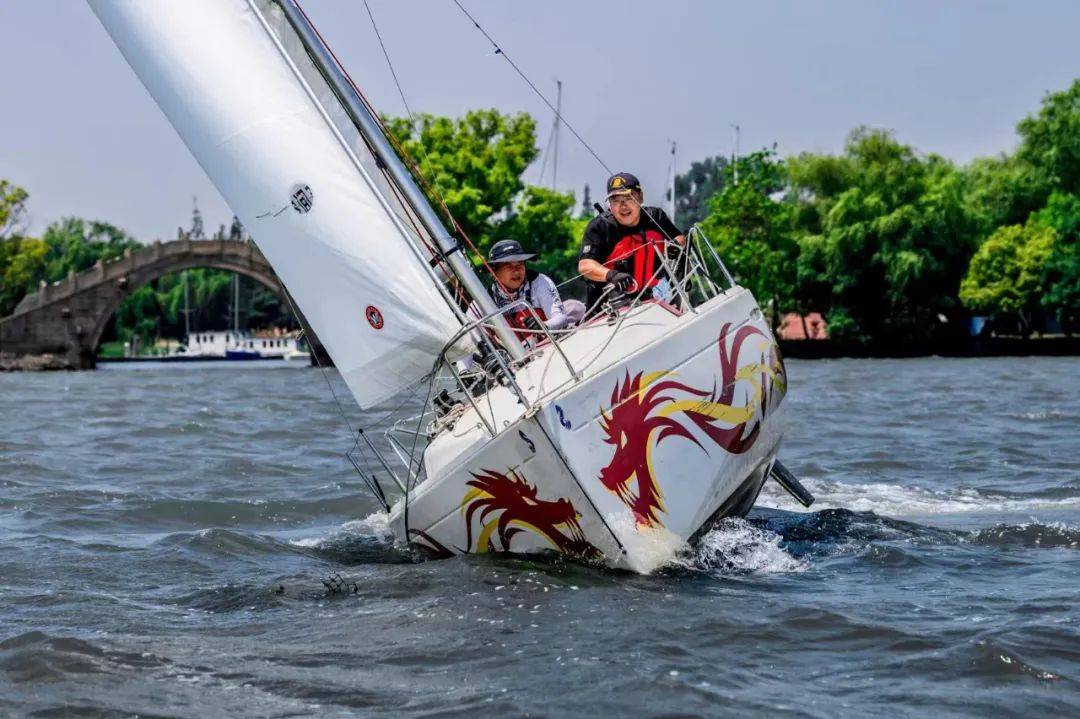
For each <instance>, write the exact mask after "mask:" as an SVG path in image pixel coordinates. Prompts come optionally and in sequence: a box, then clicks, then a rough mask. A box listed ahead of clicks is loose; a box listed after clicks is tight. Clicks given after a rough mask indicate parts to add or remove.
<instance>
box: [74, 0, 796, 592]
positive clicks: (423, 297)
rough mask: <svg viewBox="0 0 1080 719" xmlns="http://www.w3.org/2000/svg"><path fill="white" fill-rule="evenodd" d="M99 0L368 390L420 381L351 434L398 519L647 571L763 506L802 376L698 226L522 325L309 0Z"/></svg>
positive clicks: (372, 482) (381, 396) (366, 472)
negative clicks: (788, 402) (569, 315)
mask: <svg viewBox="0 0 1080 719" xmlns="http://www.w3.org/2000/svg"><path fill="white" fill-rule="evenodd" d="M90 4H91V6H92V8H93V9H94V12H95V13H96V14H97V15H98V17H99V19H100V20H101V22H102V24H103V25H104V26H105V28H106V30H108V32H109V33H110V35H111V36H112V37H113V40H114V41H115V42H116V44H117V46H118V47H119V48H120V50H121V52H122V53H123V54H124V56H125V58H126V59H127V61H128V63H129V64H130V65H131V66H132V68H133V69H134V70H135V72H136V74H137V75H138V76H139V78H140V79H141V80H142V82H143V84H144V85H145V86H146V87H147V89H148V90H149V92H150V94H151V95H152V96H153V97H154V99H155V100H156V101H157V103H158V105H159V106H160V107H161V108H162V110H163V111H164V113H165V114H166V116H167V117H168V118H169V120H170V121H171V122H172V124H173V126H174V128H175V129H176V130H177V132H178V133H179V134H180V136H181V137H182V138H183V139H184V141H185V142H186V143H187V145H188V147H189V149H190V150H191V151H192V153H193V154H194V156H195V157H196V159H197V160H198V161H199V162H200V164H201V165H202V167H203V168H204V170H206V172H207V174H208V175H209V176H210V178H211V180H212V181H213V182H214V183H215V185H216V186H217V188H218V189H219V190H220V192H221V194H222V195H223V196H224V197H225V199H226V200H227V201H228V203H229V204H230V206H231V207H232V209H233V210H234V212H235V213H236V214H237V216H238V217H240V218H241V220H242V221H243V222H244V225H245V226H246V227H248V228H250V230H251V232H252V235H253V237H254V238H255V241H256V242H257V244H258V245H259V247H260V249H261V250H262V252H263V254H264V255H265V256H266V257H267V259H268V260H269V261H270V262H271V264H272V265H273V266H274V269H275V271H276V272H277V274H278V276H279V278H280V279H281V280H282V282H283V284H284V285H285V286H286V287H287V288H288V291H289V293H290V295H291V296H292V297H293V298H295V300H296V302H297V304H298V305H299V307H300V308H301V310H302V311H303V313H304V315H305V316H306V318H307V320H308V322H309V323H310V325H311V326H312V328H313V329H314V330H315V332H316V333H317V335H318V336H319V338H320V339H321V340H322V341H323V343H324V345H325V347H326V350H327V352H328V353H329V355H330V356H331V357H332V358H333V360H334V362H335V364H336V366H337V367H338V369H339V370H340V372H341V374H342V377H343V378H344V380H345V382H346V383H347V385H348V387H349V389H350V391H351V392H352V394H353V397H354V398H355V400H356V402H357V403H358V404H359V405H360V407H362V408H364V409H368V408H372V407H376V406H379V405H380V403H382V402H384V401H386V400H389V399H390V398H391V397H397V396H400V395H401V394H402V393H405V392H413V393H416V394H417V396H418V397H419V398H420V399H421V400H422V401H423V408H422V411H421V412H420V413H419V414H416V415H413V416H411V417H405V418H402V419H401V420H400V421H399V422H397V423H396V424H395V425H394V426H393V427H392V428H391V429H390V430H389V431H388V432H387V434H386V437H385V441H386V444H385V446H384V447H383V448H382V449H380V447H379V446H378V444H379V443H377V442H375V441H373V440H372V438H371V437H369V435H367V434H365V433H363V432H362V431H361V432H360V433H359V435H358V436H357V444H358V447H360V448H361V449H362V450H363V452H364V453H366V455H367V456H366V461H361V459H362V458H361V457H359V456H358V455H353V459H354V464H356V466H357V470H358V471H359V472H360V473H361V475H362V476H363V477H364V479H365V480H366V481H367V483H368V484H369V486H370V487H371V489H372V491H373V492H374V493H375V495H376V497H377V498H378V499H379V500H380V501H381V502H382V504H383V506H384V508H385V509H386V511H387V512H388V514H389V518H390V523H391V526H392V528H393V530H394V533H395V535H396V536H397V537H398V538H399V539H401V540H402V541H405V542H408V543H410V544H413V545H416V546H420V547H424V548H426V549H427V550H428V551H430V552H433V553H435V554H437V555H439V556H450V555H454V554H461V553H485V552H493V551H499V552H520V553H532V552H540V551H555V552H559V553H562V554H566V555H570V556H573V557H577V558H581V559H585V560H589V561H597V562H602V563H604V564H607V565H609V566H613V567H620V568H627V569H631V570H635V571H639V572H648V571H651V570H652V569H653V568H655V567H656V566H658V565H659V564H662V563H664V562H666V561H668V560H669V559H670V558H671V557H672V555H673V554H674V553H675V552H676V551H678V550H679V549H680V548H681V547H682V546H684V545H685V543H687V542H693V541H694V540H695V538H697V537H698V536H700V535H701V534H702V533H703V532H704V531H706V530H707V529H708V528H709V527H710V526H711V525H712V524H713V523H715V522H716V521H717V520H719V519H721V518H723V517H727V516H742V515H744V514H745V513H746V512H747V511H749V509H750V508H751V507H752V506H753V504H754V502H755V500H756V498H757V496H758V493H759V492H760V490H761V487H762V484H763V483H764V482H765V480H766V478H767V477H768V476H769V474H770V473H771V472H772V471H773V470H774V469H777V463H776V453H777V451H778V448H779V445H780V440H781V434H782V432H781V428H780V423H779V421H778V417H779V410H780V407H781V403H782V400H783V397H784V394H785V392H786V389H787V379H786V374H785V371H784V365H783V361H782V359H781V357H780V353H779V351H778V349H777V345H776V341H775V339H774V337H773V334H772V331H771V329H770V328H769V326H768V324H767V322H766V321H765V319H764V318H763V316H762V313H761V311H760V309H759V308H758V306H757V303H756V302H755V300H754V298H753V297H752V296H751V294H750V293H749V291H747V290H746V289H744V288H742V287H739V286H738V285H737V284H736V283H735V282H734V281H733V279H732V278H731V276H730V275H729V274H728V273H727V270H726V269H725V268H724V266H723V263H722V261H721V259H720V258H719V257H718V256H717V255H716V253H715V251H714V250H713V248H712V246H711V244H710V243H709V242H708V240H707V239H706V238H705V237H704V236H703V235H702V234H701V232H700V231H698V230H696V229H695V230H692V231H691V232H690V233H688V237H687V240H686V244H685V245H683V246H680V245H678V244H677V243H674V242H670V240H671V239H672V238H670V237H669V238H667V239H668V240H669V242H667V243H661V244H659V245H650V246H646V247H643V248H642V249H641V250H640V251H641V252H647V253H653V254H654V255H655V256H654V257H650V260H649V263H648V266H650V267H655V274H654V275H653V278H656V277H663V278H664V290H663V291H662V292H656V293H653V294H646V293H638V294H636V295H622V294H620V293H619V292H618V291H617V290H615V289H614V288H612V287H608V288H607V290H605V292H604V293H603V294H602V295H601V296H600V297H599V298H598V299H597V300H596V301H595V302H594V303H593V305H592V306H591V307H590V308H588V309H589V314H588V317H589V319H588V320H586V321H585V322H584V323H583V324H582V325H581V326H578V327H576V328H573V329H571V330H567V331H561V332H558V333H553V332H551V331H549V330H547V329H546V328H543V326H542V325H541V327H542V329H540V330H537V331H535V332H533V333H531V336H529V334H525V335H523V336H521V337H519V333H518V332H515V330H514V329H513V328H511V326H510V324H509V323H508V321H507V316H508V315H509V314H512V313H520V312H526V313H532V309H531V308H530V307H529V306H528V305H527V304H524V303H522V302H520V301H518V302H513V303H510V304H509V305H507V306H503V307H498V306H496V305H495V303H494V301H493V299H492V298H491V296H490V295H489V294H488V293H487V291H486V290H485V288H484V286H483V284H482V282H481V281H480V278H479V277H478V276H477V275H476V273H475V271H474V270H473V267H472V264H471V262H470V261H469V260H468V259H467V258H466V257H465V256H464V252H463V251H462V250H464V249H467V247H466V245H467V244H468V243H467V238H464V237H455V236H452V235H451V234H450V233H448V232H447V230H446V227H445V226H444V222H443V218H442V216H441V215H440V214H439V212H438V211H436V210H435V209H434V208H433V207H432V206H431V205H430V204H428V200H427V198H426V195H425V193H424V191H423V190H422V189H421V188H420V187H419V186H418V185H417V183H416V180H415V179H414V175H413V174H412V173H411V172H410V170H409V169H408V167H407V166H406V165H405V164H404V163H403V162H402V160H401V159H400V158H399V157H398V155H397V153H396V152H395V151H394V148H393V145H392V143H391V141H390V138H388V135H387V133H386V129H385V128H384V127H383V126H382V124H381V122H380V120H379V117H378V114H377V113H376V112H375V111H374V110H373V109H372V108H371V106H370V105H369V104H368V103H367V101H366V100H365V99H364V98H363V96H362V95H361V94H360V92H359V91H358V90H357V88H356V86H355V85H354V84H353V83H352V81H351V80H350V79H349V78H348V76H347V75H346V74H345V72H344V70H343V68H342V67H341V66H340V65H339V64H338V63H337V61H336V59H335V58H334V57H333V56H332V54H331V53H330V51H329V49H328V48H327V47H326V45H325V44H324V42H323V41H322V38H321V37H320V36H319V35H318V33H317V31H316V30H315V28H314V27H313V26H312V25H311V23H310V21H309V20H308V19H307V17H306V16H305V15H304V14H303V12H302V10H301V9H300V8H299V6H298V5H297V4H296V3H295V2H294V1H293V0H196V1H193V2H189V3H183V4H181V3H171V2H164V1H163V2H145V1H143V0H115V1H113V0H90ZM405 298H407V300H406V299H405ZM387 448H389V450H390V451H389V452H388V451H386V450H387ZM372 467H377V468H378V474H382V475H383V476H385V477H389V478H390V479H391V480H392V481H393V482H394V484H395V485H396V487H397V488H398V490H399V492H400V493H399V495H398V496H397V497H388V496H387V493H386V490H387V488H384V487H383V484H382V483H381V482H380V481H379V479H378V478H377V475H376V473H375V472H373V471H372ZM778 473H779V475H780V477H781V479H782V480H783V484H784V486H785V487H786V488H788V489H789V491H792V492H793V493H797V489H798V483H797V480H795V479H794V478H793V477H790V475H785V474H784V473H783V472H779V471H778ZM803 492H805V490H803ZM807 497H808V495H806V496H804V497H803V498H802V501H804V502H805V501H806V500H807ZM811 501H812V499H811Z"/></svg>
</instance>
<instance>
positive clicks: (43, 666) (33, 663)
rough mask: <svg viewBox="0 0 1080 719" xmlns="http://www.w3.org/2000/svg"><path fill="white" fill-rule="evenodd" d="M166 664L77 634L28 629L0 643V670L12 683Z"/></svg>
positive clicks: (115, 671)
mask: <svg viewBox="0 0 1080 719" xmlns="http://www.w3.org/2000/svg"><path fill="white" fill-rule="evenodd" d="M163 663H166V660H162V659H160V658H158V657H155V656H154V655H152V654H149V653H135V652H123V651H113V650H109V649H105V648H103V647H101V646H98V645H96V644H92V643H91V642H88V641H86V640H84V639H79V638H77V637H66V636H53V635H50V634H46V633H45V632H40V631H31V632H26V633H24V634H19V635H17V636H14V637H10V638H8V639H5V640H4V641H2V642H0V671H3V672H5V673H6V674H7V676H8V678H9V679H11V680H12V681H13V682H15V683H23V682H58V681H63V680H65V679H68V678H70V677H75V676H84V675H87V674H117V673H120V672H123V671H127V670H133V669H136V668H143V667H153V666H158V665H160V664H163Z"/></svg>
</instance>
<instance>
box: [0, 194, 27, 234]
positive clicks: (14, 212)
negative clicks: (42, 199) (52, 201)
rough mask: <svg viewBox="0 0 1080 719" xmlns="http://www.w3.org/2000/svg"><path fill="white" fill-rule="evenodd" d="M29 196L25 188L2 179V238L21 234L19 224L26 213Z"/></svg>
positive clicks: (0, 214) (0, 219) (0, 221)
mask: <svg viewBox="0 0 1080 719" xmlns="http://www.w3.org/2000/svg"><path fill="white" fill-rule="evenodd" d="M29 196H30V195H29V194H28V193H27V192H26V190H24V189H23V188H21V187H18V186H16V185H13V184H11V183H10V182H8V181H7V180H0V240H5V239H7V238H9V237H12V236H14V235H17V234H21V233H20V232H19V225H20V223H21V222H22V219H23V215H24V214H25V213H26V199H27V198H28V197H29Z"/></svg>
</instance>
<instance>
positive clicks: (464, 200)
mask: <svg viewBox="0 0 1080 719" xmlns="http://www.w3.org/2000/svg"><path fill="white" fill-rule="evenodd" d="M384 121H385V123H386V126H387V128H388V129H389V130H390V132H391V133H392V135H393V136H394V138H395V139H396V140H397V142H398V143H399V145H400V150H401V152H402V154H403V156H404V157H406V158H407V159H409V160H410V161H412V162H414V163H415V164H414V171H415V173H416V174H417V176H418V178H420V179H421V180H422V181H423V183H424V184H425V185H426V186H427V187H428V188H429V190H430V196H431V199H432V201H433V203H434V204H435V205H436V206H437V207H441V206H442V205H443V204H445V207H446V209H447V210H448V211H449V214H448V216H447V217H448V220H447V221H448V223H449V222H450V220H449V217H451V216H452V217H453V218H454V220H455V221H456V223H457V225H458V227H459V228H460V231H461V232H462V233H463V234H465V235H466V236H467V237H468V238H469V239H470V241H471V242H472V243H473V244H474V245H475V246H476V247H477V248H478V250H479V251H480V252H481V253H483V252H485V251H486V250H487V248H488V247H490V245H491V244H492V243H493V242H494V241H496V240H498V239H503V238H507V237H513V238H517V239H520V240H521V241H523V242H524V243H525V244H527V245H528V246H529V247H530V249H531V250H532V251H534V252H536V253H537V254H538V259H537V261H536V267H537V268H538V269H540V270H541V271H544V272H546V273H548V274H550V275H551V276H552V277H554V278H555V279H556V280H557V281H562V280H565V279H568V278H570V277H572V276H574V275H575V274H576V265H577V255H578V249H579V242H580V238H581V235H582V232H583V230H584V227H585V225H586V224H587V223H588V221H589V219H590V218H591V217H592V216H593V215H594V214H595V211H594V210H593V209H592V208H591V207H590V200H589V190H588V187H586V188H584V192H583V198H582V202H580V203H579V202H578V201H577V199H576V198H575V196H574V195H573V194H572V193H565V192H558V191H554V190H550V189H547V188H543V187H538V186H535V185H530V184H527V183H526V182H525V180H524V177H523V176H524V173H525V171H526V168H528V167H529V166H530V164H531V163H532V162H533V161H534V160H535V159H536V158H537V156H538V154H539V150H538V147H537V133H536V122H535V120H534V119H533V118H532V117H530V116H529V115H527V114H524V113H521V114H505V113H500V112H499V111H497V110H494V109H486V110H475V111H472V112H468V113H466V114H465V115H464V116H463V117H459V118H448V117H439V116H434V115H427V114H423V115H419V116H417V117H414V118H412V119H411V120H410V119H407V118H400V117H386V118H384ZM1017 132H1018V135H1019V144H1018V146H1017V148H1016V149H1015V150H1014V151H1012V152H1008V153H1002V154H1000V155H998V156H995V157H989V158H980V159H977V160H974V161H972V162H970V163H968V164H967V165H965V166H959V165H957V164H956V163H954V162H951V161H950V160H948V159H946V158H944V157H941V156H939V155H936V154H933V153H920V152H918V151H917V150H916V149H915V148H913V147H911V146H910V145H907V144H904V143H903V142H901V141H900V140H899V139H898V138H897V137H896V135H895V134H894V133H893V132H891V131H887V130H881V129H872V128H866V127H860V128H856V129H855V130H853V131H852V132H851V133H850V134H849V136H848V138H847V141H846V143H845V145H844V149H843V151H842V152H840V153H838V154H820V153H802V154H798V155H794V156H789V157H780V156H779V155H778V154H777V152H776V150H775V148H773V149H769V148H766V149H763V150H761V151H758V152H755V153H751V154H749V155H746V156H744V157H739V158H737V159H736V160H735V162H734V164H732V162H731V161H729V160H728V159H727V158H724V157H719V156H718V157H712V158H706V159H704V160H701V161H699V162H695V163H693V164H692V165H691V167H690V169H689V170H688V171H687V172H685V173H683V174H682V175H680V176H678V177H677V178H676V183H675V189H676V202H675V210H676V219H677V221H678V223H679V224H680V225H681V226H688V225H690V224H693V223H697V224H698V225H699V227H700V228H701V229H702V230H703V232H704V233H705V235H706V236H707V237H708V238H709V241H710V242H711V243H712V244H713V245H714V246H715V247H716V249H717V250H718V252H719V253H720V255H721V257H723V258H724V260H725V262H726V263H727V264H728V266H729V268H730V269H731V271H732V272H733V274H734V275H735V276H736V277H737V278H738V280H739V281H740V283H741V284H743V285H744V286H746V287H748V288H749V289H750V290H752V291H753V292H754V294H755V296H756V297H757V298H758V300H759V302H761V303H762V305H763V306H764V307H766V308H768V310H769V311H770V313H771V315H772V317H773V318H774V319H778V318H780V317H781V316H782V315H783V314H784V313H786V312H791V311H794V312H800V313H805V312H809V311H818V312H821V313H822V315H824V316H825V318H826V321H827V322H828V327H829V333H830V335H831V336H832V337H833V338H834V339H836V340H838V341H840V342H844V343H848V344H851V345H855V346H857V345H866V346H870V345H874V346H878V347H887V346H905V345H910V344H911V343H924V344H932V343H934V342H937V341H941V340H947V339H949V338H955V337H957V336H966V335H967V333H968V331H969V326H970V319H971V317H973V316H975V315H980V316H991V317H993V318H994V319H995V322H996V323H997V326H998V328H999V329H1003V330H1006V331H1012V332H1015V333H1018V334H1023V335H1028V334H1031V333H1032V332H1038V331H1043V330H1044V329H1045V328H1046V327H1048V326H1052V325H1053V324H1054V323H1057V325H1058V326H1060V328H1061V329H1063V330H1064V331H1066V332H1074V331H1075V330H1076V328H1077V326H1078V322H1080V80H1078V81H1076V82H1074V83H1073V84H1072V85H1071V87H1069V88H1067V89H1065V90H1063V91H1060V92H1055V93H1051V94H1048V95H1047V96H1046V97H1045V98H1044V99H1043V101H1042V103H1041V105H1040V107H1039V108H1037V109H1036V111H1035V112H1034V113H1032V114H1031V115H1029V116H1028V117H1026V118H1024V119H1022V120H1021V121H1020V122H1019V124H1018V125H1017ZM628 169H633V168H628ZM736 177H737V182H736ZM598 179H599V180H601V181H602V179H603V178H598ZM650 189H651V188H646V192H647V195H650V196H651V201H652V203H653V204H661V203H662V202H663V201H664V199H665V198H664V195H663V194H661V193H657V192H651V193H650V192H649V191H650ZM26 200H27V195H26V192H25V191H23V190H22V189H21V188H18V187H16V186H14V185H12V184H10V183H8V182H4V181H0V315H3V314H7V313H9V312H10V311H11V309H12V308H13V307H14V305H15V303H17V302H18V299H19V298H20V297H21V296H22V294H24V293H25V292H27V291H33V290H34V289H36V287H37V283H38V282H40V281H41V280H45V281H54V280H56V279H60V278H62V277H64V276H66V274H67V273H68V272H69V271H75V272H78V271H81V270H84V269H87V268H89V267H90V266H92V265H93V263H94V262H95V261H96V260H97V259H99V258H101V259H108V258H111V257H115V256H117V255H119V254H121V253H122V252H123V250H124V249H126V248H128V247H136V246H137V243H136V242H135V240H134V239H132V238H131V237H129V236H128V235H127V234H126V233H124V232H123V231H122V230H120V229H118V228H116V227H115V226H113V225H111V224H109V223H106V222H99V221H87V220H83V219H79V218H65V219H63V220H61V221H59V222H56V223H53V224H52V225H50V226H49V227H48V228H46V230H45V232H44V233H43V234H42V236H41V237H40V238H31V237H28V236H25V233H23V232H21V229H22V228H21V224H20V220H21V217H22V213H23V211H24V209H25V202H26ZM196 225H197V228H196ZM196 229H198V232H199V233H201V218H200V219H199V220H198V222H197V223H196V221H195V218H193V222H192V229H191V230H189V232H195V231H196ZM222 231H224V229H222ZM189 281H190V286H191V292H192V306H193V307H198V308H199V310H198V311H199V312H200V315H199V316H197V318H196V320H197V322H199V323H201V324H200V327H201V328H202V329H213V328H217V326H218V325H220V326H221V327H224V326H225V317H227V316H228V314H229V307H230V302H231V300H230V294H229V287H228V283H229V275H228V273H222V272H220V271H215V270H201V271H192V273H191V274H190V275H189ZM248 296H249V297H250V298H251V299H250V300H249V304H250V306H249V307H248V308H247V316H248V317H249V321H250V322H251V323H252V324H255V323H257V322H264V323H274V322H282V321H284V320H285V319H287V318H286V315H285V313H284V310H283V308H280V307H279V306H278V305H277V301H276V300H275V299H274V298H273V296H272V295H271V294H270V293H269V292H267V291H263V292H262V294H261V295H260V293H259V289H258V288H250V290H249V292H248ZM182 301H183V297H182V287H180V283H179V279H178V278H176V277H170V278H162V280H160V281H159V282H158V283H157V286H156V287H147V288H141V289H140V290H138V291H137V292H136V293H135V294H134V295H133V296H132V297H131V298H129V299H128V300H127V302H125V304H124V306H123V308H122V309H121V311H120V312H118V313H117V319H116V335H117V337H120V338H122V337H123V335H124V334H125V333H127V334H141V335H144V336H149V335H153V334H156V335H157V336H161V335H167V336H179V334H181V333H180V332H179V330H178V328H180V327H182V325H183V317H182V313H181V312H180V309H181V308H182V304H180V303H182Z"/></svg>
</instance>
